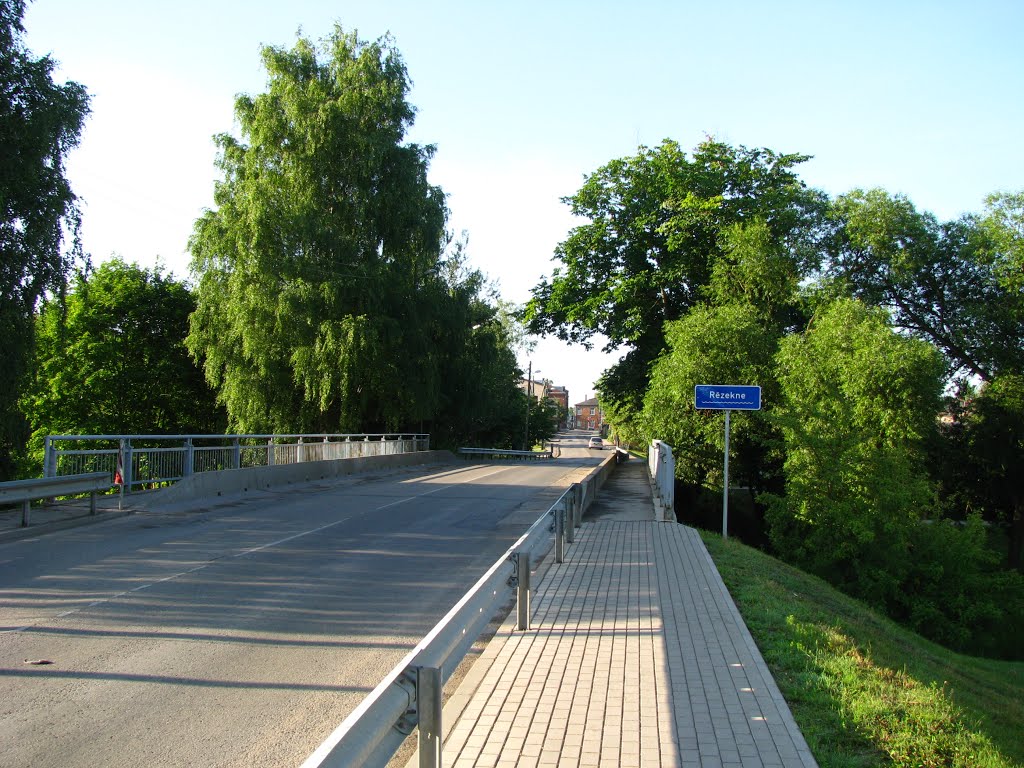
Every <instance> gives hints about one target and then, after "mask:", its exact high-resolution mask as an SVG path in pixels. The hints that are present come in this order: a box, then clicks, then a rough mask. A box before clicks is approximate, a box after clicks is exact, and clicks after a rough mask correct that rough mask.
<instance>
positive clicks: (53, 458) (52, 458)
mask: <svg viewBox="0 0 1024 768" xmlns="http://www.w3.org/2000/svg"><path fill="white" fill-rule="evenodd" d="M56 476H57V449H56V448H54V446H53V441H52V440H51V439H50V437H49V436H47V437H46V441H45V443H44V448H43V477H56Z"/></svg>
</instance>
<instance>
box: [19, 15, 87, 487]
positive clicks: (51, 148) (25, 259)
mask: <svg viewBox="0 0 1024 768" xmlns="http://www.w3.org/2000/svg"><path fill="white" fill-rule="evenodd" d="M24 14H25V1H24V0H5V1H4V2H2V3H0V360H3V361H4V365H3V366H2V370H0V479H3V478H5V477H8V476H10V475H11V473H12V472H13V464H12V455H13V454H14V453H15V452H17V451H19V450H20V449H21V447H22V446H23V443H24V438H25V435H26V434H27V430H26V428H25V421H24V418H23V416H22V414H20V413H18V411H17V409H16V407H15V406H16V404H17V402H18V398H19V392H20V387H21V381H22V376H23V375H24V373H25V370H26V366H27V363H28V360H29V359H30V356H31V349H32V343H31V340H32V314H33V312H34V311H35V308H36V305H37V302H38V301H39V299H40V298H41V297H42V296H43V295H44V294H45V293H46V292H47V291H52V292H55V293H58V294H60V293H62V292H63V290H64V287H65V285H66V282H67V279H68V277H69V275H70V273H71V270H72V267H73V265H74V262H75V260H76V259H77V258H78V257H79V256H80V254H81V248H80V245H79V240H78V225H79V211H78V205H77V199H76V197H75V195H74V193H73V192H72V191H71V187H70V185H69V184H68V182H67V179H66V178H65V177H64V159H65V157H66V156H67V153H68V152H69V151H70V150H71V149H72V148H74V147H75V146H76V145H77V144H78V140H79V136H80V135H81V132H82V125H83V123H84V121H85V118H86V115H87V114H88V113H89V98H88V95H87V94H86V91H85V88H84V87H83V86H81V85H79V84H78V83H65V84H64V85H57V84H56V83H54V82H53V77H52V76H53V68H54V62H53V60H52V59H50V58H49V57H45V56H44V57H42V58H38V59H37V58H33V56H32V54H31V53H30V52H29V51H28V49H27V48H26V47H25V44H24V40H23V36H24V32H25V30H24V27H23V26H22V18H23V17H24ZM69 234H70V245H68V243H66V238H67V237H68V235H69Z"/></svg>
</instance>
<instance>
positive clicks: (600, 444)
mask: <svg viewBox="0 0 1024 768" xmlns="http://www.w3.org/2000/svg"><path fill="white" fill-rule="evenodd" d="M587 448H594V449H596V450H598V451H603V450H604V441H603V440H601V438H600V437H592V438H590V442H589V443H588V444H587Z"/></svg>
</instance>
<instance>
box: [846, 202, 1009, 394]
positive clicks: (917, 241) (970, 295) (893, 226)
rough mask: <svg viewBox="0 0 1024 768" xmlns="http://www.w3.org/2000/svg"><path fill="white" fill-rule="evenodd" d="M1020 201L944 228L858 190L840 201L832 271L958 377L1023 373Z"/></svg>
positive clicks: (922, 215) (930, 218)
mask: <svg viewBox="0 0 1024 768" xmlns="http://www.w3.org/2000/svg"><path fill="white" fill-rule="evenodd" d="M1021 202H1022V199H1021V197H1020V196H1016V197H1013V196H1002V197H995V198H991V199H990V205H991V206H992V207H991V210H990V214H989V216H988V217H987V219H985V220H982V219H979V217H977V216H964V217H963V218H961V219H959V220H957V221H952V222H946V223H940V222H939V221H938V220H937V219H936V218H935V217H934V216H932V215H931V214H929V213H921V212H919V211H918V210H917V209H916V208H915V207H914V205H913V204H912V203H911V202H910V201H909V200H908V199H907V198H905V197H902V196H899V195H897V196H892V195H889V194H888V193H886V192H884V191H883V190H879V189H874V190H870V191H868V192H864V191H861V190H854V191H853V192H851V193H849V194H847V195H843V196H841V197H840V198H838V199H837V200H836V202H835V206H834V209H833V210H834V215H835V216H836V220H837V223H838V224H839V228H838V230H837V235H836V237H835V238H834V240H833V241H832V247H831V254H830V257H831V258H830V265H829V273H830V275H831V276H833V277H834V278H837V279H838V280H840V281H842V282H843V283H844V284H845V285H846V286H847V287H848V288H849V290H850V291H852V293H853V294H854V295H856V296H858V297H860V298H862V299H864V300H865V301H867V302H869V303H871V304H875V305H878V306H883V307H886V308H887V309H889V311H890V312H891V314H892V318H893V322H894V323H895V324H896V326H897V327H899V328H901V329H903V330H905V331H907V332H909V333H911V334H913V335H915V336H917V337H919V338H923V339H927V340H928V341H931V342H932V343H933V344H935V345H936V346H937V347H938V348H939V349H940V350H942V352H943V353H944V354H945V356H946V359H947V361H948V366H949V372H950V373H951V374H955V373H957V372H963V373H967V374H970V375H974V376H977V377H980V378H982V379H991V378H992V377H993V376H994V375H995V374H996V373H997V372H998V371H1001V370H1017V371H1020V370H1024V302H1022V300H1021V296H1020V293H1021V288H1020V285H1019V281H1020V278H1019V269H1015V267H1019V266H1020V258H1021V256H1020V254H1021V251H1022V247H1021V229H1020V227H1021V220H1022V218H1021V210H1022V206H1021ZM1015 281H1016V282H1015ZM1015 285H1016V286H1017V287H1016V289H1014V286H1015Z"/></svg>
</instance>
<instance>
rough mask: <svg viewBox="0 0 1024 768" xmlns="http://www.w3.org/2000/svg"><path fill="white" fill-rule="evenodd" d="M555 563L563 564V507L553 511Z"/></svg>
mask: <svg viewBox="0 0 1024 768" xmlns="http://www.w3.org/2000/svg"><path fill="white" fill-rule="evenodd" d="M555 562H556V563H564V562H565V506H564V505H561V506H559V508H558V509H556V510H555Z"/></svg>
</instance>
